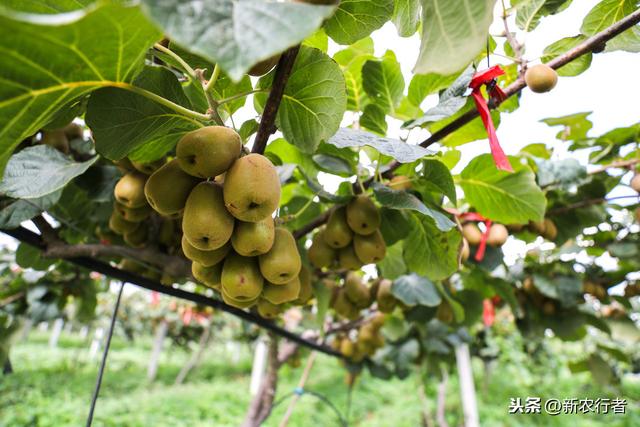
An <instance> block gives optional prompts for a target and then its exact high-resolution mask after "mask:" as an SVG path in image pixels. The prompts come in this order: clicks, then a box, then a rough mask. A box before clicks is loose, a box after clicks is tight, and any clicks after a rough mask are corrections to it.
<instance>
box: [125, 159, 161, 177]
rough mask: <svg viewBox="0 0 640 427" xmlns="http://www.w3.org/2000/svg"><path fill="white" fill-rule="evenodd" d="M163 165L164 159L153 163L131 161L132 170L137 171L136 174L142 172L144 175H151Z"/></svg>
mask: <svg viewBox="0 0 640 427" xmlns="http://www.w3.org/2000/svg"><path fill="white" fill-rule="evenodd" d="M164 163H165V159H164V158H162V159H158V160H154V161H153V162H147V163H143V162H136V161H135V160H131V166H133V167H134V169H135V170H137V171H138V172H142V173H143V174H145V175H151V174H152V173H154V172H155V171H157V170H158V169H160V167H162V165H164Z"/></svg>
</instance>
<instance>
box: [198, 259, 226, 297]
mask: <svg viewBox="0 0 640 427" xmlns="http://www.w3.org/2000/svg"><path fill="white" fill-rule="evenodd" d="M191 274H192V275H193V278H194V279H196V280H197V281H198V282H200V283H202V284H203V285H206V286H208V287H210V288H213V289H216V290H219V289H220V281H221V278H222V264H221V263H219V264H216V265H213V266H209V267H207V266H204V265H202V264H200V263H199V262H195V261H194V262H193V263H192V264H191Z"/></svg>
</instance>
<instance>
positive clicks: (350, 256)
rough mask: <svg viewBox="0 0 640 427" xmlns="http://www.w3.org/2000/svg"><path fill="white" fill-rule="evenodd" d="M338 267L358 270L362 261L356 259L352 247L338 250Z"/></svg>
mask: <svg viewBox="0 0 640 427" xmlns="http://www.w3.org/2000/svg"><path fill="white" fill-rule="evenodd" d="M338 266H339V267H340V268H343V269H345V270H358V269H359V268H360V267H362V261H360V259H359V258H358V257H357V255H356V252H355V250H354V249H353V246H352V245H349V246H347V247H345V248H342V249H339V250H338Z"/></svg>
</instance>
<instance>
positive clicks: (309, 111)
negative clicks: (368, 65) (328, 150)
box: [255, 46, 347, 153]
mask: <svg viewBox="0 0 640 427" xmlns="http://www.w3.org/2000/svg"><path fill="white" fill-rule="evenodd" d="M272 79H273V73H271V74H269V75H267V76H265V77H263V78H261V79H260V81H259V82H258V86H259V87H260V88H268V87H270V86H271V80H272ZM311 81H312V82H313V84H309V82H311ZM266 97H267V95H266V94H257V95H256V97H255V100H256V102H257V103H259V104H260V105H264V103H265V102H266ZM346 104H347V96H346V92H345V81H344V77H343V75H342V71H341V70H340V67H339V66H338V64H336V63H335V62H334V61H333V60H332V59H331V58H329V57H328V56H327V55H326V54H325V53H324V52H322V51H320V50H318V49H314V48H310V47H306V46H302V47H301V48H300V53H299V54H298V57H297V58H296V62H295V64H294V66H293V71H292V72H291V76H290V77H289V81H288V82H287V87H286V88H285V90H284V96H283V97H282V102H281V103H280V108H279V109H278V116H277V118H276V125H277V126H278V129H280V130H281V131H282V133H283V135H284V138H285V139H286V140H287V141H289V142H290V143H292V144H293V145H295V146H296V147H298V148H299V149H300V150H301V151H303V152H305V153H313V152H314V151H315V150H316V148H317V147H318V145H319V144H320V142H322V141H327V140H328V139H329V138H331V137H332V136H333V135H334V134H335V133H336V131H337V130H338V128H339V127H340V122H341V121H342V116H343V115H344V112H345V109H346Z"/></svg>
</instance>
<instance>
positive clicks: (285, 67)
mask: <svg viewBox="0 0 640 427" xmlns="http://www.w3.org/2000/svg"><path fill="white" fill-rule="evenodd" d="M299 50H300V46H299V45H298V46H294V47H292V48H290V49H289V50H287V51H286V52H285V53H283V54H282V56H281V57H280V60H279V61H278V65H277V67H276V72H275V76H274V77H273V83H272V85H271V91H270V92H269V97H268V98H267V103H266V104H265V106H264V111H263V113H262V119H260V127H259V128H258V133H257V134H256V139H255V141H254V142H253V149H252V150H251V151H252V152H253V153H258V154H262V153H264V150H265V149H266V148H267V141H268V140H269V136H271V134H272V133H274V132H275V125H274V123H275V121H276V116H277V115H278V108H279V107H280V102H281V101H282V96H283V95H284V89H285V88H286V86H287V81H288V80H289V76H290V75H291V70H292V69H293V64H294V63H295V61H296V57H297V56H298V51H299Z"/></svg>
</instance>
